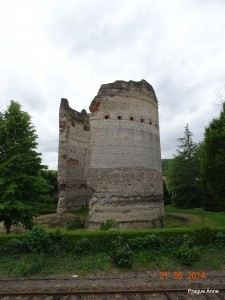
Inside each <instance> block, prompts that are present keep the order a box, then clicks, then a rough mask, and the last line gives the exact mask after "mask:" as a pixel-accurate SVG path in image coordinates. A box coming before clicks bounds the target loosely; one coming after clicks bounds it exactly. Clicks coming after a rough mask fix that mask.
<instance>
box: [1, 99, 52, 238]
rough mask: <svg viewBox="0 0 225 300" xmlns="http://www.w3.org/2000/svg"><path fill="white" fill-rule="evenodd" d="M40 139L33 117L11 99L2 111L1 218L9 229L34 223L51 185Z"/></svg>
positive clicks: (7, 229) (27, 226)
mask: <svg viewBox="0 0 225 300" xmlns="http://www.w3.org/2000/svg"><path fill="white" fill-rule="evenodd" d="M36 140H37V135H36V133H35V129H34V126H33V124H32V122H31V117H30V116H29V114H28V113H26V112H24V111H22V110H21V105H20V104H19V103H18V102H15V101H11V102H10V105H9V106H8V108H7V110H6V111H3V112H1V113H0V221H3V222H4V226H5V228H6V232H7V233H9V232H10V227H11V226H12V225H14V224H18V223H21V224H22V225H23V226H24V227H25V228H30V227H31V226H32V219H33V216H35V214H36V213H37V207H38V205H37V204H38V202H39V201H42V197H43V195H44V194H46V193H48V191H49V188H50V186H49V185H48V183H47V182H46V180H45V179H44V178H43V176H41V171H42V170H43V169H46V167H45V166H43V165H42V164H41V157H40V153H37V152H36V148H37V141H36Z"/></svg>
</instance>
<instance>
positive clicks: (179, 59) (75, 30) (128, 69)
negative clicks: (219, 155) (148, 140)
mask: <svg viewBox="0 0 225 300" xmlns="http://www.w3.org/2000/svg"><path fill="white" fill-rule="evenodd" d="M224 15H225V3H224V1H222V0H217V1H211V0H208V1H206V0H204V1H203V0H199V1H194V0H182V1H181V0H173V1H167V0H157V1H156V0H139V1H137V0H120V1H118V0H115V1H111V2H110V1H104V0H93V1H89V0H85V1H84V0H82V1H78V0H77V1H75V0H68V1H62V0H54V1H53V0H39V1H36V0H33V1H30V0H29V1H28V0H20V1H17V0H7V1H6V0H2V1H1V2H0V41H1V47H0V65H1V68H0V97H1V107H0V109H1V110H2V109H5V108H6V105H7V104H8V103H9V100H10V99H14V100H17V101H19V102H20V103H21V104H22V106H23V109H24V110H25V111H27V112H28V113H29V114H30V115H31V116H33V123H34V124H35V126H36V128H37V134H38V135H39V150H40V151H41V152H42V153H43V162H44V163H45V164H48V165H49V166H50V168H56V167H57V143H58V109H59V104H60V99H61V98H62V97H65V98H68V99H69V101H70V104H71V106H72V107H73V108H75V109H76V110H81V109H82V108H85V109H88V107H89V104H90V102H91V100H92V99H93V98H94V96H95V95H96V94H97V91H98V89H99V87H100V85H101V84H103V83H108V82H113V81H115V80H118V79H122V80H141V79H142V78H144V79H146V80H147V81H148V82H149V83H150V84H152V85H153V87H154V89H155V91H156V94H157V97H158V99H159V104H160V130H161V148H162V157H171V156H172V155H173V154H174V153H175V150H176V147H177V141H176V139H177V138H178V137H180V136H182V134H183V129H184V126H186V124H187V123H189V127H190V129H191V131H192V132H193V134H194V139H195V140H196V141H198V140H200V139H202V136H203V132H204V127H205V126H206V125H207V124H208V123H209V121H210V120H211V118H212V117H213V116H214V115H215V114H216V112H215V110H214V108H213V105H212V102H213V98H214V95H216V93H217V92H218V91H220V90H221V89H222V88H223V85H224V81H225V70H224V62H225V51H224V50H225V40H224V39H223V30H224V28H225V19H224Z"/></svg>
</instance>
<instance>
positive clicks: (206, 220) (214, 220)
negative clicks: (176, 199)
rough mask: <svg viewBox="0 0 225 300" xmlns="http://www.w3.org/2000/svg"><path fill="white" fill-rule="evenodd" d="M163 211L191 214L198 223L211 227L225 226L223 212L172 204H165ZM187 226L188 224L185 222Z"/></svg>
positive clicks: (224, 213)
mask: <svg viewBox="0 0 225 300" xmlns="http://www.w3.org/2000/svg"><path fill="white" fill-rule="evenodd" d="M165 212H166V214H169V215H171V214H172V215H175V214H178V215H180V214H181V215H191V216H194V217H195V221H196V222H198V223H199V225H204V226H212V227H225V212H209V211H205V210H203V209H202V208H191V209H180V208H175V207H174V206H173V205H172V204H169V205H165ZM195 225H196V224H195ZM187 226H189V225H188V224H187Z"/></svg>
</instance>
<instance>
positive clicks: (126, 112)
mask: <svg viewBox="0 0 225 300" xmlns="http://www.w3.org/2000/svg"><path fill="white" fill-rule="evenodd" d="M90 111H91V112H92V114H91V116H90V118H89V122H90V126H91V137H90V146H89V149H88V159H87V165H86V173H85V174H86V175H85V176H86V178H87V183H88V186H90V187H91V188H93V190H94V195H93V197H92V199H91V201H90V204H89V209H90V211H89V219H88V228H89V229H97V228H99V226H100V224H101V223H102V222H104V221H106V220H107V219H114V220H116V221H117V222H119V224H120V225H119V226H120V228H149V227H150V228H151V227H160V226H161V224H160V219H161V216H162V215H163V214H164V208H163V185H162V171H161V157H160V140H159V120H158V107H157V99H156V96H155V92H154V90H153V88H152V86H151V85H150V84H148V83H147V82H146V81H145V80H142V81H140V82H134V81H129V82H125V81H116V82H114V83H111V84H104V85H102V86H101V88H100V90H99V92H98V95H97V96H96V97H95V98H94V100H93V101H92V103H91V106H90Z"/></svg>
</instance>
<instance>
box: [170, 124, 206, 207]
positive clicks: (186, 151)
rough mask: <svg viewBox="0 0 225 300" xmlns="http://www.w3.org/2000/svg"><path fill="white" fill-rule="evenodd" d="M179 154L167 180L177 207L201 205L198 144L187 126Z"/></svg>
mask: <svg viewBox="0 0 225 300" xmlns="http://www.w3.org/2000/svg"><path fill="white" fill-rule="evenodd" d="M178 142H179V146H178V150H177V155H175V157H174V159H173V160H171V161H170V163H169V167H168V172H167V180H168V188H169V191H170V193H171V195H172V202H173V204H174V205H175V206H176V207H180V208H192V207H200V206H201V196H200V174H199V173H200V169H199V163H198V156H197V149H198V147H197V145H196V144H195V143H194V142H193V140H192V133H191V131H190V130H189V128H188V125H187V126H186V127H185V130H184V136H183V137H182V138H179V139H178Z"/></svg>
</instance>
